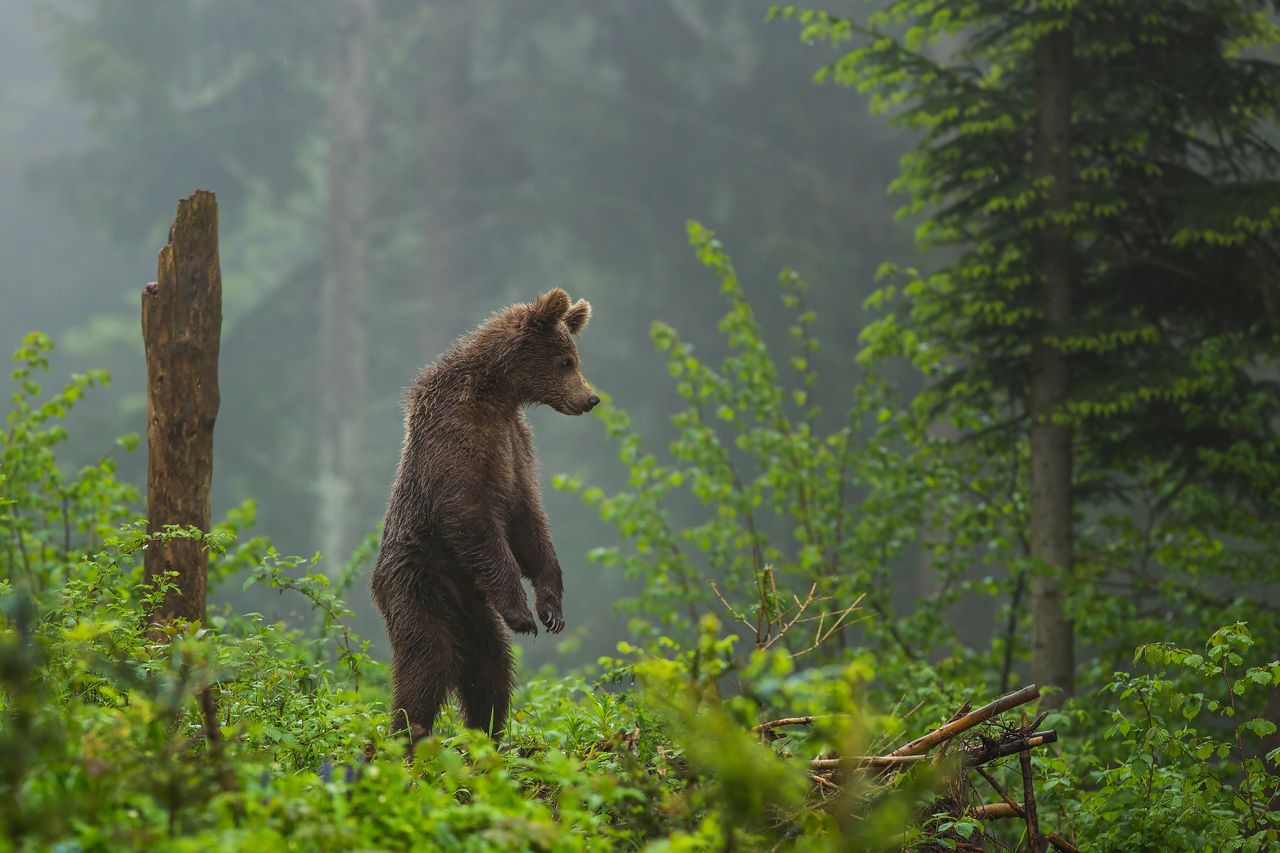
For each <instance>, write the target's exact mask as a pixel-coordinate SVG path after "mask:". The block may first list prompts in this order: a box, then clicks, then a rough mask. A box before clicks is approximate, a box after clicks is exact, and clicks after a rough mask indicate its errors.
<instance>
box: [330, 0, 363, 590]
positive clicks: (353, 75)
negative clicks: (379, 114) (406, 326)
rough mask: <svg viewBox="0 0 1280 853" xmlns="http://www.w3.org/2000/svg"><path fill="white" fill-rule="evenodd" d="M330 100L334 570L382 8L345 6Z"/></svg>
mask: <svg viewBox="0 0 1280 853" xmlns="http://www.w3.org/2000/svg"><path fill="white" fill-rule="evenodd" d="M342 8H343V10H344V12H345V21H344V24H345V27H344V33H343V38H342V40H341V43H340V45H339V53H338V55H337V58H336V63H335V68H334V80H333V93H332V100H331V102H330V110H331V113H330V114H331V121H332V131H331V132H332V137H331V141H330V146H329V229H328V231H329V233H328V247H327V254H328V257H327V259H326V261H327V262H326V264H325V270H326V275H325V280H324V293H323V296H322V298H321V321H320V359H319V367H320V374H319V376H318V377H317V389H318V398H319V408H320V423H319V432H320V439H319V459H318V465H317V483H318V491H319V502H318V515H317V531H316V541H317V542H319V543H320V551H321V553H322V554H323V555H324V556H325V558H326V561H327V568H328V570H329V571H330V572H333V571H335V570H336V569H337V568H339V567H340V566H341V565H342V562H343V561H344V560H345V559H346V557H347V555H348V553H349V552H350V550H351V548H352V546H353V544H354V543H353V536H352V520H353V517H354V516H356V515H358V513H357V512H356V511H355V510H354V505H355V496H356V483H357V482H358V479H359V471H360V462H361V460H362V458H363V440H362V439H363V423H364V422H363V417H364V412H365V409H366V406H365V398H366V389H367V385H368V374H369V367H368V360H369V357H368V340H367V338H368V335H367V325H368V323H367V317H368V312H369V290H370V281H369V255H370V252H369V230H370V223H369V217H370V186H369V159H370V158H369V108H370V103H371V101H372V91H371V86H370V80H369V50H370V45H371V42H372V38H373V31H374V26H375V23H376V20H377V8H376V0H344V2H343V6H342Z"/></svg>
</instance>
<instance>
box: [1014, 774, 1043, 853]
mask: <svg viewBox="0 0 1280 853" xmlns="http://www.w3.org/2000/svg"><path fill="white" fill-rule="evenodd" d="M1018 763H1019V764H1021V765H1022V796H1023V801H1022V802H1023V805H1022V811H1023V816H1024V817H1026V819H1027V849H1029V850H1031V851H1032V853H1040V851H1041V850H1042V849H1044V844H1043V843H1042V842H1041V840H1040V819H1039V817H1038V816H1037V815H1036V785H1035V778H1034V777H1033V775H1032V767H1031V753H1030V752H1028V751H1026V750H1024V751H1022V752H1020V753H1018Z"/></svg>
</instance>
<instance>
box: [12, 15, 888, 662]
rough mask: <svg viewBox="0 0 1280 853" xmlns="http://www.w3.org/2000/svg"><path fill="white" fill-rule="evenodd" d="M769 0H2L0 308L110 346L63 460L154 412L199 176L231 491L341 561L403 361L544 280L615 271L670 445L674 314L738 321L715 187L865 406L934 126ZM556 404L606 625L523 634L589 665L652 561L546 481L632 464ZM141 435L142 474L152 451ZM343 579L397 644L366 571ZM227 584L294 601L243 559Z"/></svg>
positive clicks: (68, 356)
mask: <svg viewBox="0 0 1280 853" xmlns="http://www.w3.org/2000/svg"><path fill="white" fill-rule="evenodd" d="M769 5H770V4H769V3H767V2H743V0H647V2H634V0H632V2H624V1H623V0H590V1H589V2H588V0H549V1H548V2H544V3H538V4H510V3H499V2H495V1H494V0H472V2H432V3H427V4H420V3H408V2H394V0H350V2H321V3H302V2H280V3H271V4H260V3H255V2H250V0H237V2H223V3H217V4H207V3H197V2H191V0H176V1H175V2H170V3H165V4H155V3H147V2H137V0H128V1H127V2H126V0H112V2H106V0H102V1H101V2H79V0H75V2H32V1H31V0H0V336H2V337H3V340H4V342H5V344H6V346H7V347H8V349H9V350H12V349H13V348H14V347H15V346H17V344H18V342H19V341H20V339H21V336H22V335H23V334H24V333H26V332H27V331H30V330H33V329H40V330H42V331H46V332H48V333H50V334H51V335H52V336H53V337H54V339H55V341H56V342H57V343H58V347H59V350H58V357H57V358H56V360H55V363H54V368H53V371H52V373H51V374H50V381H51V382H57V381H59V380H60V379H61V378H62V377H65V376H66V375H67V374H68V373H69V372H71V371H83V370H86V369H89V368H94V367H105V368H108V369H109V370H110V371H111V373H112V376H113V382H112V387H111V388H110V389H109V390H108V391H106V392H98V393H95V394H93V395H91V396H90V398H89V399H88V400H86V401H85V402H84V403H83V404H82V405H81V406H80V407H79V408H78V410H77V412H76V415H75V417H74V418H73V419H72V422H71V424H72V430H71V439H70V444H69V447H68V451H67V453H66V455H65V459H66V460H67V463H68V464H82V463H84V462H86V461H88V460H90V459H94V458H96V457H98V456H100V455H101V454H103V453H105V452H108V451H109V450H110V449H111V448H112V446H113V439H114V437H115V436H117V435H120V434H123V433H130V432H132V433H142V432H143V416H144V410H145V397H144V393H143V390H144V389H143V378H144V365H143V362H142V348H141V338H140V332H139V316H138V313H139V293H140V290H141V288H142V287H143V285H144V284H145V283H146V282H147V281H148V280H151V279H153V278H155V253H156V252H157V250H158V249H159V248H160V246H161V245H162V244H163V242H164V235H165V229H166V228H167V226H168V223H169V221H170V219H171V218H172V216H173V213H174V208H175V204H176V202H177V200H178V199H179V198H180V197H184V196H186V195H189V194H190V193H191V191H193V190H194V189H196V188H202V189H208V190H211V191H213V192H215V193H216V194H217V196H218V200H219V206H220V212H221V228H220V233H221V252H222V269H223V279H224V290H225V292H224V313H225V320H224V326H223V344H222V363H221V388H222V404H221V413H220V416H219V420H218V424H217V430H216V435H215V470H214V485H213V488H214V515H215V518H218V517H221V516H222V515H223V514H224V513H225V512H226V511H227V510H228V509H229V508H231V507H234V506H237V505H239V504H240V503H241V502H243V501H245V500H246V499H253V500H255V501H256V506H257V517H258V523H257V528H256V531H255V532H257V533H262V534H266V535H269V536H270V537H272V538H273V540H274V541H275V542H276V544H277V546H278V547H279V549H280V550H281V551H283V552H285V553H297V554H304V555H310V554H312V553H313V552H315V551H316V550H320V551H322V552H323V558H322V566H323V567H326V568H327V569H329V570H332V569H333V568H334V567H335V566H337V565H340V564H341V563H343V562H345V555H346V554H347V553H349V551H350V549H352V548H354V547H355V545H356V544H357V543H358V542H359V541H360V539H361V538H362V537H363V536H364V535H366V534H368V533H369V532H370V531H373V530H374V529H375V528H376V525H377V523H378V521H379V519H380V518H381V514H382V510H383V508H384V502H385V498H386V494H387V489H388V486H389V484H390V481H391V475H392V472H393V470H394V466H395V463H396V459H397V453H398V449H399V442H400V435H401V429H402V422H401V412H400V395H401V390H402V388H403V387H404V386H405V385H406V384H408V383H409V382H410V381H411V380H412V377H413V376H414V374H415V373H416V371H417V370H418V369H419V367H420V366H421V365H423V364H424V363H426V362H429V361H430V360H432V359H433V358H434V357H435V356H436V355H437V354H439V353H440V352H442V351H443V350H445V349H446V348H447V347H448V346H449V344H450V342H451V341H452V340H453V339H454V338H456V337H457V336H458V335H460V334H462V333H463V332H465V331H466V330H467V329H468V328H470V327H471V326H473V325H474V324H476V323H477V322H478V321H480V320H481V319H483V318H484V317H485V316H486V315H488V314H489V313H490V312H492V311H494V310H495V309H497V308H500V307H502V306H503V305H506V304H509V303H511V302H514V301H526V300H529V299H532V298H533V297H534V296H535V295H537V294H538V293H539V292H542V291H544V290H546V289H548V288H550V287H553V286H561V287H564V288H566V289H567V290H568V291H569V292H570V294H571V295H572V296H573V297H574V298H578V297H583V298H586V299H588V300H590V301H591V303H592V305H593V307H594V316H593V319H592V322H591V326H590V328H589V329H588V330H587V331H586V333H585V334H584V336H583V337H582V339H581V341H580V345H579V346H580V351H581V354H582V360H583V367H584V371H585V373H586V375H587V376H588V377H589V378H590V380H591V381H592V382H593V384H594V385H595V386H596V387H598V388H600V389H602V390H604V391H607V392H608V394H609V395H611V397H612V405H615V406H620V407H622V408H624V409H625V410H627V411H628V412H629V413H630V414H631V416H632V418H633V419H634V421H635V423H636V425H637V428H638V430H639V432H640V433H641V434H642V435H644V437H645V440H646V443H647V446H648V447H649V448H651V449H655V450H658V449H661V448H662V447H663V445H664V444H665V442H666V441H667V440H668V439H669V438H670V435H671V429H670V426H669V422H668V418H669V415H670V413H671V411H672V410H673V408H674V405H675V402H676V399H677V398H676V395H675V391H674V384H673V382H672V380H671V378H670V377H669V376H668V375H667V371H666V367H665V363H664V359H663V358H662V357H661V356H660V355H659V354H657V353H655V352H654V351H653V347H652V346H651V344H650V342H649V328H650V325H651V323H653V322H654V321H657V320H661V321H665V322H668V323H670V324H672V325H674V326H675V327H676V328H677V329H678V330H679V331H680V332H681V334H682V335H683V336H684V338H685V339H686V340H689V341H691V342H692V343H694V345H695V346H696V347H697V348H698V350H699V351H700V352H707V353H717V352H720V351H721V350H722V347H723V342H722V340H721V338H720V336H719V333H718V332H717V330H716V321H717V319H718V317H719V316H720V315H721V313H723V310H724V305H723V303H722V302H721V300H720V298H719V296H718V294H717V288H716V281H715V278H714V277H713V276H712V275H711V274H709V273H708V272H707V271H706V270H704V269H702V268H701V267H700V266H699V264H698V262H697V260H696V258H695V257H694V256H693V253H692V252H691V251H690V250H689V248H688V246H687V244H686V238H685V230H684V224H685V222H686V220H689V219H696V220H698V221H700V222H702V223H703V224H704V225H706V226H708V227H710V228H712V229H714V230H716V231H717V232H718V234H719V235H720V237H721V239H722V240H723V242H724V244H725V246H726V247H727V249H728V250H729V251H730V252H731V254H732V255H733V257H734V259H735V262H736V264H737V266H738V269H739V272H740V273H741V275H742V278H743V279H744V281H745V282H746V286H747V289H748V292H749V294H750V296H751V297H752V300H753V302H754V304H755V306H756V310H757V312H758V313H759V314H760V316H761V317H762V318H763V322H764V324H765V326H766V328H767V330H768V333H769V335H770V337H771V340H773V341H775V342H776V344H777V346H778V347H780V348H781V347H785V345H786V342H787V335H786V328H785V320H783V319H781V318H780V317H779V312H778V310H777V309H778V308H779V306H780V305H781V302H780V291H779V288H778V286H777V284H776V280H777V275H778V273H779V271H781V270H782V269H784V268H788V267H790V268H795V269H796V270H798V271H799V272H800V273H801V274H802V275H803V276H804V277H805V278H806V279H807V280H808V281H809V282H810V284H811V287H812V301H813V307H814V308H815V309H816V310H817V314H818V318H819V319H818V323H819V332H820V337H821V339H822V341H823V346H824V348H823V350H822V352H821V362H822V363H821V365H820V367H821V369H822V370H823V376H824V382H823V386H822V387H821V388H820V389H819V391H818V393H819V395H820V396H821V397H823V398H824V399H825V400H826V401H827V402H828V403H829V407H828V408H829V409H830V410H831V411H833V412H835V413H836V414H838V413H839V411H840V410H841V408H842V407H843V405H844V402H845V400H846V399H847V395H848V389H849V387H850V384H851V379H850V377H851V375H852V356H853V353H854V352H855V351H856V337H857V334H858V330H859V328H860V327H861V326H862V324H863V323H864V322H865V315H864V312H863V309H862V303H863V300H864V299H865V297H866V296H867V294H868V293H869V292H870V291H871V290H872V288H873V287H874V274H875V270H876V268H877V267H878V266H879V265H880V264H881V262H883V261H885V260H888V259H895V260H900V261H904V260H905V261H909V260H910V257H911V252H912V248H911V238H912V233H911V226H910V224H909V223H903V222H900V221H898V220H896V219H895V218H894V215H893V214H894V210H895V208H896V206H897V205H898V203H899V202H900V199H896V198H894V197H891V196H890V195H889V194H888V192H887V187H888V184H889V182H890V180H891V179H892V177H893V176H894V175H895V174H896V171H897V163H898V159H899V157H900V156H901V154H902V153H903V151H904V150H905V148H906V142H907V140H906V139H905V138H903V137H902V136H901V135H899V134H897V133H895V132H894V131H893V130H892V129H891V128H890V127H889V126H888V124H887V123H886V122H885V121H884V120H883V117H878V116H870V115H869V111H868V104H867V103H866V101H865V99H864V98H862V97H861V96H859V95H858V94H857V93H856V92H851V91H848V90H844V89H840V88H836V87H831V86H820V85H817V84H815V83H814V82H813V80H812V77H813V74H814V72H815V71H816V70H817V69H818V68H819V67H820V66H821V65H822V64H823V63H825V62H828V61H830V60H832V59H833V58H834V56H835V52H834V51H833V50H831V49H830V48H829V47H823V46H815V45H806V44H804V43H803V42H802V41H801V40H800V38H799V33H798V28H797V27H796V26H795V25H794V24H792V23H787V22H767V21H766V13H767V10H768V8H769ZM827 5H828V6H829V7H833V8H831V11H835V12H840V11H851V10H853V9H854V8H855V7H857V8H861V4H852V3H846V4H827ZM842 6H843V7H845V8H844V9H843V10H842V8H841V7H842ZM531 421H532V423H533V425H534V429H535V433H536V443H537V448H538V451H539V455H540V458H541V466H542V477H543V481H544V490H545V491H544V499H545V503H546V506H547V511H548V515H549V517H550V520H551V525H552V532H553V536H554V539H555V541H556V544H557V548H558V551H559V554H560V558H561V562H562V564H563V566H564V571H565V583H566V590H567V594H566V616H567V621H568V625H569V628H568V630H567V633H568V634H570V635H572V634H574V633H575V632H577V633H578V634H579V635H580V636H582V637H583V638H584V642H583V643H582V645H581V646H580V647H579V648H578V649H577V650H576V651H572V650H569V651H557V645H556V643H555V642H554V641H551V640H549V639H548V638H546V637H540V638H539V639H538V640H536V641H534V642H533V643H531V644H530V643H527V642H526V643H524V645H525V647H526V665H529V664H534V665H536V664H540V663H545V662H559V663H572V662H577V661H580V660H584V659H590V658H591V657H593V656H594V655H596V654H599V653H602V652H606V651H608V650H609V649H610V648H612V646H613V644H614V643H615V642H616V641H617V640H618V639H619V638H620V637H621V635H622V631H623V624H624V622H623V617H621V616H618V615H616V614H615V613H614V612H613V609H612V604H613V603H614V602H615V601H616V600H617V599H618V598H620V597H621V596H623V595H624V594H625V592H626V589H627V584H626V582H625V581H624V580H623V579H622V578H621V577H618V576H616V575H614V574H612V573H610V572H609V571H607V570H604V569H602V568H600V567H599V566H596V565H594V564H592V563H590V562H589V561H588V559H587V553H588V551H589V550H590V549H591V548H593V547H597V546H599V545H602V544H611V543H613V542H615V541H616V536H615V534H614V532H613V531H612V530H611V529H610V528H609V527H608V526H606V525H604V524H603V523H601V522H600V521H599V520H598V519H597V518H596V517H595V516H594V514H593V511H592V510H591V509H590V508H588V507H585V506H584V505H582V503H581V502H580V501H579V500H578V499H577V498H576V497H574V496H572V495H566V494H562V493H560V492H557V491H555V490H554V489H552V488H551V486H550V479H551V477H552V475H554V474H557V473H566V474H572V475H576V476H577V477H580V478H582V479H583V480H584V481H586V482H588V483H591V484H594V485H600V486H602V487H604V488H606V489H608V488H616V487H618V486H620V485H622V484H623V483H624V482H625V474H626V471H625V469H624V468H623V467H622V465H621V464H620V463H619V462H618V460H617V451H616V448H615V447H614V446H613V445H612V444H611V442H610V441H609V440H608V439H607V438H606V436H605V435H604V430H603V429H602V427H601V425H600V423H599V422H597V421H595V420H594V419H591V418H573V419H570V418H565V417H562V416H560V415H558V414H556V413H555V412H552V411H549V410H537V411H534V412H533V413H532V414H531ZM335 442H336V444H335ZM326 443H327V444H326ZM325 446H330V447H333V446H338V447H341V448H343V450H342V451H341V452H339V453H337V454H336V456H335V454H333V453H328V454H326V453H324V452H323V448H324V447H325ZM116 452H117V453H120V451H116ZM120 464H121V471H122V474H123V476H125V477H127V478H128V479H130V480H132V481H133V482H135V483H139V484H141V483H142V481H143V479H144V476H145V451H139V452H135V453H133V454H122V455H121V458H120ZM349 598H350V599H351V601H352V604H353V606H354V608H355V609H356V611H357V619H356V622H357V625H358V627H359V628H360V630H362V631H363V632H365V633H366V634H367V635H368V636H370V637H371V638H373V639H374V641H375V649H381V648H382V646H381V645H380V644H381V643H382V642H383V638H382V631H381V626H380V625H379V624H378V620H377V619H376V616H375V615H374V614H373V611H372V608H371V606H370V604H369V602H368V594H367V590H366V583H365V582H364V580H363V579H361V580H360V581H358V582H357V583H356V584H355V586H354V587H353V589H352V590H351V591H350V593H349ZM213 601H214V606H215V607H217V606H226V605H229V606H232V607H236V608H240V609H254V610H261V611H263V612H266V613H269V614H271V615H285V616H289V615H293V611H292V609H291V605H290V604H289V602H287V601H273V600H271V599H263V598H261V597H260V596H258V597H255V596H253V595H242V594H241V593H240V592H239V587H238V585H232V586H231V587H229V588H227V589H222V590H220V591H219V592H218V593H216V594H215V596H214V599H213Z"/></svg>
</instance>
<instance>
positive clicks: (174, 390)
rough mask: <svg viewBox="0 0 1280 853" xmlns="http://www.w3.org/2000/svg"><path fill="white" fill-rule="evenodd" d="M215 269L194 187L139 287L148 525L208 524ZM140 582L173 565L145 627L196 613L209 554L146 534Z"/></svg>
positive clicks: (212, 221) (209, 223)
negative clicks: (152, 275)
mask: <svg viewBox="0 0 1280 853" xmlns="http://www.w3.org/2000/svg"><path fill="white" fill-rule="evenodd" d="M221 335H222V273H221V270H220V269H219V265H218V204H217V200H216V199H215V198H214V195H213V193H211V192H207V191H205V190H196V192H195V193H194V194H193V195H192V196H191V197H190V198H185V199H182V200H181V201H180V202H178V214H177V216H176V217H175V218H174V220H173V224H172V225H171V226H170V228H169V243H168V245H166V246H165V247H164V248H163V249H161V250H160V256H159V259H158V261H157V275H156V281H154V282H152V283H150V284H148V285H147V286H146V288H145V289H144V290H143V293H142V339H143V344H144V348H145V350H146V359H147V531H148V533H151V534H155V533H157V532H160V531H162V530H163V529H164V528H165V527H166V526H168V525H182V526H191V527H198V528H199V529H200V530H202V531H204V532H206V533H207V532H208V531H209V526H210V523H211V518H210V506H209V489H210V486H211V484H212V479H213V425H214V421H216V420H217V417H218V346H219V341H220V338H221ZM143 565H144V572H145V578H146V581H147V583H149V584H150V583H155V582H156V581H157V580H158V579H163V578H164V576H165V574H166V573H167V572H176V573H177V576H176V577H175V578H173V579H172V583H173V584H174V588H172V589H169V590H168V591H167V592H166V593H165V595H164V597H163V599H162V600H161V601H160V602H159V603H158V604H157V605H156V606H155V609H154V610H153V611H152V613H151V622H152V624H153V625H158V624H163V623H166V622H169V621H172V620H173V619H187V620H190V621H198V620H203V619H204V615H205V586H206V581H207V576H208V555H207V554H206V553H205V551H204V543H203V542H201V541H198V540H195V539H182V538H175V539H169V540H167V541H152V542H150V543H149V544H148V547H147V549H146V553H145V556H144V559H143Z"/></svg>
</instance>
